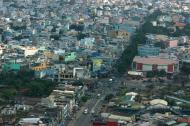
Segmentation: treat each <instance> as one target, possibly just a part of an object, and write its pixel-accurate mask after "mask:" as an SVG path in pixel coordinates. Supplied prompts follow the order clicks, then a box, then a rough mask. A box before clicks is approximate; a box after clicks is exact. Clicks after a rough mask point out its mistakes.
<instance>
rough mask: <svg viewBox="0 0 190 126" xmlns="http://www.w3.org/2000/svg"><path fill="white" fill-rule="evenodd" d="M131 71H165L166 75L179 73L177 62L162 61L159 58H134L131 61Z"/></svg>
mask: <svg viewBox="0 0 190 126" xmlns="http://www.w3.org/2000/svg"><path fill="white" fill-rule="evenodd" d="M132 69H133V70H134V71H142V72H148V71H154V70H165V71H166V73H171V74H172V73H175V72H178V71H179V63H178V61H174V60H170V59H162V58H160V57H140V56H136V57H135V58H134V59H133V63H132Z"/></svg>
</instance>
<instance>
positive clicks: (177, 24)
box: [175, 22, 186, 27]
mask: <svg viewBox="0 0 190 126" xmlns="http://www.w3.org/2000/svg"><path fill="white" fill-rule="evenodd" d="M185 25H186V24H185V23H181V22H176V23H175V26H176V27H184V26H185Z"/></svg>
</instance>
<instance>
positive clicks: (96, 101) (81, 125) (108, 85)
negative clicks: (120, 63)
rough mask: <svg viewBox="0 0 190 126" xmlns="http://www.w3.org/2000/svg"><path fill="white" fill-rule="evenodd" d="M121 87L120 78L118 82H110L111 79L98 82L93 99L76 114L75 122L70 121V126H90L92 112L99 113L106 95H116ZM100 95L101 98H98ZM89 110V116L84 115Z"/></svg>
mask: <svg viewBox="0 0 190 126" xmlns="http://www.w3.org/2000/svg"><path fill="white" fill-rule="evenodd" d="M119 85H120V80H119V78H118V79H117V80H113V81H109V79H102V80H98V81H97V88H96V89H95V92H94V93H91V95H92V97H91V99H89V100H88V101H87V102H86V103H85V104H84V105H83V106H82V107H81V108H80V110H79V111H78V112H77V113H76V116H75V118H74V119H73V120H71V121H70V123H69V124H68V126H90V125H91V120H92V119H93V116H92V114H91V111H94V112H95V113H99V111H100V109H101V107H102V104H103V100H104V98H105V97H106V95H108V94H110V93H112V94H114V93H116V91H117V90H116V89H117V88H118V87H119ZM97 94H100V97H98V96H97ZM86 108H88V114H84V110H85V109H86Z"/></svg>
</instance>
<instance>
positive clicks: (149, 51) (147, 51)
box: [138, 45, 160, 56]
mask: <svg viewBox="0 0 190 126" xmlns="http://www.w3.org/2000/svg"><path fill="white" fill-rule="evenodd" d="M159 53H160V47H154V46H153V45H142V46H139V47H138V55H139V56H158V55H159Z"/></svg>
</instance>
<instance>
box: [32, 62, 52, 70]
mask: <svg viewBox="0 0 190 126" xmlns="http://www.w3.org/2000/svg"><path fill="white" fill-rule="evenodd" d="M48 67H49V63H48V62H44V63H40V64H38V65H37V66H34V67H32V68H31V69H32V70H34V71H40V70H44V69H46V68H48Z"/></svg>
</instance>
